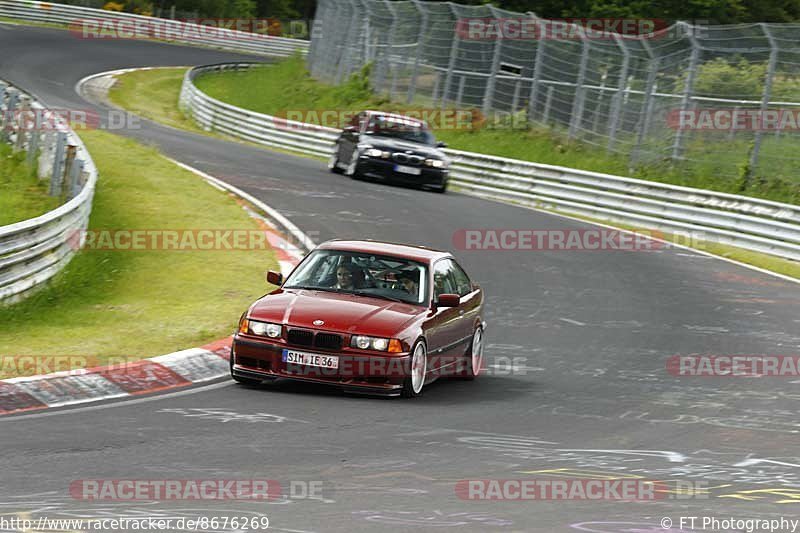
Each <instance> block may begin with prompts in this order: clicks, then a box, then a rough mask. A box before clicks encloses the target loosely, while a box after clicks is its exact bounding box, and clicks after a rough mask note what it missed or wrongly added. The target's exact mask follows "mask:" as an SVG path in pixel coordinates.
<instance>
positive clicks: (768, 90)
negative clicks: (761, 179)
mask: <svg viewBox="0 0 800 533" xmlns="http://www.w3.org/2000/svg"><path fill="white" fill-rule="evenodd" d="M759 26H760V27H761V30H762V31H763V32H764V35H766V36H767V39H768V40H769V46H770V52H769V65H768V66H767V75H766V78H764V92H763V94H762V95H761V107H760V110H761V117H760V120H759V123H763V120H764V112H765V111H766V110H767V107H769V100H770V98H771V97H772V80H773V79H774V78H775V67H776V66H777V63H778V45H777V43H776V42H775V37H773V36H772V32H771V31H770V30H769V27H768V26H767V25H766V24H764V23H763V22H762V23H760V24H759ZM779 123H780V121H779ZM776 129H777V128H776ZM762 137H763V132H762V131H761V128H757V129H756V137H755V140H754V141H753V151H752V152H751V153H750V166H749V167H748V171H747V174H746V175H745V180H746V182H749V181H750V179H751V178H752V177H753V172H754V171H755V169H756V165H758V155H759V152H760V151H761V141H762Z"/></svg>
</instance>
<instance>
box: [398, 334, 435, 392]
mask: <svg viewBox="0 0 800 533" xmlns="http://www.w3.org/2000/svg"><path fill="white" fill-rule="evenodd" d="M427 373H428V350H427V349H426V348H425V343H424V342H422V341H417V343H416V344H415V345H414V350H413V351H412V352H411V372H410V374H411V375H410V376H408V377H407V378H406V379H405V380H404V381H403V390H402V392H401V395H402V396H403V398H416V397H417V396H419V395H420V394H422V387H424V386H425V377H426V375H427Z"/></svg>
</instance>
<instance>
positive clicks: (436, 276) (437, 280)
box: [433, 259, 457, 297]
mask: <svg viewBox="0 0 800 533" xmlns="http://www.w3.org/2000/svg"><path fill="white" fill-rule="evenodd" d="M452 269H453V262H452V261H450V260H449V259H443V260H441V261H438V262H437V263H436V265H435V266H434V267H433V296H434V297H438V296H439V295H440V294H457V293H456V290H455V287H454V286H453V276H452Z"/></svg>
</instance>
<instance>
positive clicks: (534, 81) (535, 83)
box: [528, 12, 545, 124]
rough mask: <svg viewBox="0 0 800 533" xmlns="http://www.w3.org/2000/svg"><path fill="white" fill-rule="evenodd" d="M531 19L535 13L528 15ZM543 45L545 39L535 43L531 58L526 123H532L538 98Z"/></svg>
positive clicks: (534, 16) (534, 17)
mask: <svg viewBox="0 0 800 533" xmlns="http://www.w3.org/2000/svg"><path fill="white" fill-rule="evenodd" d="M528 14H529V15H530V16H531V18H532V19H534V20H536V19H538V17H537V16H536V13H533V12H529V13H528ZM537 33H538V32H537ZM544 43H545V39H543V38H540V39H539V40H538V41H537V42H536V54H535V55H534V56H533V76H532V77H531V94H530V98H529V100H528V122H529V123H531V124H532V123H533V117H534V114H535V113H536V99H537V98H538V96H539V79H540V78H541V77H542V61H543V60H544V52H543V50H544Z"/></svg>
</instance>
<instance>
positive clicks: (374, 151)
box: [364, 148, 390, 159]
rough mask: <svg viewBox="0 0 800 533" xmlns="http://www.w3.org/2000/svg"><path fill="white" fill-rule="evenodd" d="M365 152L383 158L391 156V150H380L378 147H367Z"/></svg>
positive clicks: (370, 155)
mask: <svg viewBox="0 0 800 533" xmlns="http://www.w3.org/2000/svg"><path fill="white" fill-rule="evenodd" d="M364 154H365V155H367V156H369V157H382V158H383V159H388V158H389V155H390V154H389V152H386V151H384V150H379V149H378V148H367V149H366V150H364Z"/></svg>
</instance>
